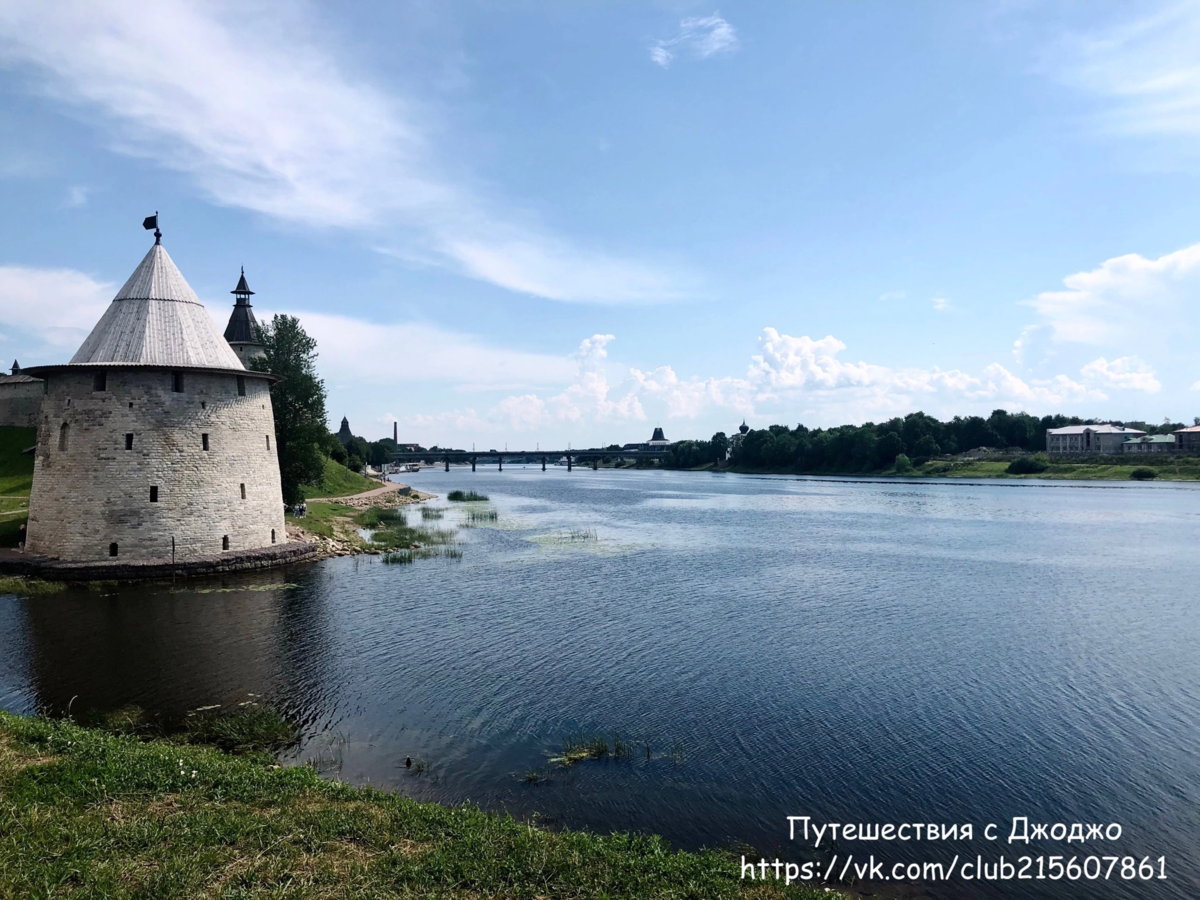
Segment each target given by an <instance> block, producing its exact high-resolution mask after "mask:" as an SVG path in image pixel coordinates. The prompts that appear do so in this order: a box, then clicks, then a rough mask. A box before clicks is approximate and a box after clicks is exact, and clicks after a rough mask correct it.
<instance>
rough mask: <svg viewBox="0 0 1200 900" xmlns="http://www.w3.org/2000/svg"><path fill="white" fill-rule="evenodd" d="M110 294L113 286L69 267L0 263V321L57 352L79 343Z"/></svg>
mask: <svg viewBox="0 0 1200 900" xmlns="http://www.w3.org/2000/svg"><path fill="white" fill-rule="evenodd" d="M115 293H116V287H115V286H114V285H112V284H109V283H107V282H103V281H96V280H95V279H94V278H91V277H90V276H88V275H85V274H83V273H82V272H76V271H74V270H72V269H39V268H31V267H27V266H0V324H3V325H4V326H5V327H6V328H8V329H11V330H13V331H16V332H19V333H21V334H22V335H24V336H25V337H27V338H31V339H33V340H34V341H36V342H39V343H41V344H42V345H43V347H42V348H41V350H42V352H44V353H50V352H51V351H59V355H62V353H61V351H63V350H64V349H66V348H70V349H71V350H74V348H76V347H78V346H79V345H80V344H81V343H83V339H84V338H86V337H87V336H88V333H89V332H90V331H91V330H92V327H93V326H94V325H95V324H96V322H97V321H98V320H99V319H100V316H101V315H103V314H104V310H105V309H106V308H107V307H108V304H109V302H110V301H111V300H112V297H113V295H114V294H115ZM31 349H33V350H34V352H38V348H37V347H32V348H31ZM67 355H68V356H69V355H70V354H67ZM45 361H46V362H63V361H65V360H55V359H52V358H47V359H46V360H45Z"/></svg>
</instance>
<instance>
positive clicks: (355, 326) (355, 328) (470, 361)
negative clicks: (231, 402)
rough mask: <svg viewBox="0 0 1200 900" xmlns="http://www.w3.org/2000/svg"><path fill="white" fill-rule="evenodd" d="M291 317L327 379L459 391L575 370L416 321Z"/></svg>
mask: <svg viewBox="0 0 1200 900" xmlns="http://www.w3.org/2000/svg"><path fill="white" fill-rule="evenodd" d="M263 315H264V316H269V315H270V313H269V312H264V313H263ZM291 315H295V316H297V317H298V318H299V319H300V321H301V323H302V324H303V326H304V328H305V330H306V331H307V332H308V333H309V334H310V335H312V336H313V337H314V338H316V340H317V350H318V353H319V354H320V363H319V367H320V370H321V372H322V373H323V374H324V375H325V377H326V380H328V381H330V382H331V383H337V382H339V381H346V382H354V381H363V382H367V383H371V384H394V383H396V382H397V380H398V379H403V380H405V381H406V382H408V383H410V384H411V383H414V382H417V381H421V382H426V383H429V382H443V383H446V384H452V385H455V386H458V387H461V388H462V389H465V390H512V389H514V388H520V387H527V386H542V385H556V384H563V383H565V382H567V381H569V380H570V379H571V378H572V377H573V376H574V374H575V372H576V365H575V363H574V362H573V361H572V360H571V359H570V358H569V357H566V356H553V355H550V354H542V353H530V352H526V351H521V350H512V349H508V348H502V347H494V346H490V345H488V344H485V343H483V342H482V341H480V340H479V339H478V338H475V337H472V336H470V335H465V334H461V333H458V332H452V331H446V330H445V329H441V328H438V327H436V326H433V325H428V324H423V323H419V322H408V323H395V324H388V325H385V324H379V323H376V322H367V321H364V320H362V319H354V318H350V317H349V316H338V315H330V314H328V313H313V312H292V313H291Z"/></svg>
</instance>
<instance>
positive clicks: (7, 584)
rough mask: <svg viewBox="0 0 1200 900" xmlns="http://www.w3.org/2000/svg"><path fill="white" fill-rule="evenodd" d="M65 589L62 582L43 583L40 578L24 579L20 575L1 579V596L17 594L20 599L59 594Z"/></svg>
mask: <svg viewBox="0 0 1200 900" xmlns="http://www.w3.org/2000/svg"><path fill="white" fill-rule="evenodd" d="M65 587H66V585H65V584H63V583H62V582H61V581H42V580H41V579H40V578H22V577H20V576H19V575H9V576H5V577H3V578H0V594H16V595H17V596H18V597H40V596H43V595H45V594H57V593H58V592H59V591H61V590H62V589H63V588H65Z"/></svg>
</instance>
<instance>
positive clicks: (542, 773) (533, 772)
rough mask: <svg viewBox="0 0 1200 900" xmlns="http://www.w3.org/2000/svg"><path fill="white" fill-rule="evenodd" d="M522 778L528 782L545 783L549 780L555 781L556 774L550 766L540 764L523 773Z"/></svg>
mask: <svg viewBox="0 0 1200 900" xmlns="http://www.w3.org/2000/svg"><path fill="white" fill-rule="evenodd" d="M521 780H522V781H523V782H525V783H526V784H545V783H546V782H547V781H553V780H554V776H553V774H552V773H551V771H550V767H549V766H539V767H538V768H536V769H530V770H529V771H528V772H526V773H525V774H524V775H522V776H521Z"/></svg>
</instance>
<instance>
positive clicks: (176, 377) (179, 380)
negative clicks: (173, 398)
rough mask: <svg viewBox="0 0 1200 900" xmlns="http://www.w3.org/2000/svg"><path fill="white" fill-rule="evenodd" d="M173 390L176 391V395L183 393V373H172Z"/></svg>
mask: <svg viewBox="0 0 1200 900" xmlns="http://www.w3.org/2000/svg"><path fill="white" fill-rule="evenodd" d="M171 390H172V391H174V392H175V393H176V394H182V393H183V373H182V372H172V373H171Z"/></svg>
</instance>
